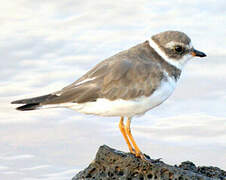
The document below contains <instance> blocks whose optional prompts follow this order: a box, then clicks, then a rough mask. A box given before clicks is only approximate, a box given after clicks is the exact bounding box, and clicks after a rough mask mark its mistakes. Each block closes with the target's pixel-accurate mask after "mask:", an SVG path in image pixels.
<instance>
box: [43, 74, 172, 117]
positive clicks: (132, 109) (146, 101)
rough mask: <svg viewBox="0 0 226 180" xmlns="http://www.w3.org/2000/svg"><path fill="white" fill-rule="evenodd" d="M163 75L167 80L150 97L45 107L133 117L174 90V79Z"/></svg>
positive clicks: (151, 106) (156, 103)
mask: <svg viewBox="0 0 226 180" xmlns="http://www.w3.org/2000/svg"><path fill="white" fill-rule="evenodd" d="M165 75H166V77H167V81H166V80H162V82H161V85H160V87H159V88H158V89H157V90H156V91H154V93H153V94H152V95H151V96H150V97H146V96H142V97H139V98H135V99H132V100H123V99H118V100H114V101H111V100H108V99H104V98H99V99H97V100H96V101H95V102H86V103H80V104H78V103H64V104H59V105H51V106H46V107H66V108H70V109H73V110H75V111H77V112H80V113H85V114H94V115H99V116H126V117H133V116H136V115H142V114H144V113H145V112H146V111H148V110H150V109H152V108H154V107H156V106H158V105H159V104H161V103H162V102H164V101H165V100H166V99H167V98H168V97H169V96H170V95H171V94H172V92H173V91H174V89H175V87H176V81H175V80H174V79H173V78H171V77H169V76H168V74H167V73H166V72H165ZM46 107H44V108H46Z"/></svg>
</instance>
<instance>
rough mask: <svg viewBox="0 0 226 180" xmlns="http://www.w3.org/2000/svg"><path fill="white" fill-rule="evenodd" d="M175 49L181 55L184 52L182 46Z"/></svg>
mask: <svg viewBox="0 0 226 180" xmlns="http://www.w3.org/2000/svg"><path fill="white" fill-rule="evenodd" d="M174 49H175V51H176V52H178V53H181V52H183V51H184V49H183V47H181V46H175V48H174Z"/></svg>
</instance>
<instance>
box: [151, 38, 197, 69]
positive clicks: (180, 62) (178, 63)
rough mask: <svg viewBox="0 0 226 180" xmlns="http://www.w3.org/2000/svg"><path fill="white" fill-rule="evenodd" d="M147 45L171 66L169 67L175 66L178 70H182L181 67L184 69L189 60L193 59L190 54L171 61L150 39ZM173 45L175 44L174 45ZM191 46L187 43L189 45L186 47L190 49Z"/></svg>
mask: <svg viewBox="0 0 226 180" xmlns="http://www.w3.org/2000/svg"><path fill="white" fill-rule="evenodd" d="M169 43H176V42H173V41H171V42H169ZM169 43H168V44H169ZM149 45H150V46H151V47H152V48H153V49H154V50H155V51H156V52H157V53H158V54H159V55H160V56H161V57H162V58H163V59H164V60H165V61H166V62H168V63H169V64H171V65H173V66H175V67H176V68H178V69H180V70H182V69H183V67H184V65H185V64H186V63H187V62H188V61H189V60H190V59H191V58H193V56H192V55H191V54H186V55H184V56H183V58H181V59H180V60H174V59H172V58H169V57H168V56H167V55H166V54H165V52H164V51H162V50H161V49H160V48H159V46H158V45H157V44H156V43H155V42H154V41H153V40H152V39H150V40H149ZM170 45H172V44H170ZM174 45H175V44H174ZM192 47H193V46H192V44H191V42H190V43H189V45H188V48H189V49H190V48H192Z"/></svg>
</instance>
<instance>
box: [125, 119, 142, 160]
mask: <svg viewBox="0 0 226 180" xmlns="http://www.w3.org/2000/svg"><path fill="white" fill-rule="evenodd" d="M130 123H131V118H128V119H127V122H126V134H127V135H128V137H129V139H130V141H131V143H132V144H133V147H134V149H135V153H136V157H141V158H142V156H143V154H142V153H141V151H140V149H139V148H138V146H137V144H136V142H135V140H134V138H133V136H132V133H131V130H130Z"/></svg>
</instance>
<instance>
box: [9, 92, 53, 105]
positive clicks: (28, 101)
mask: <svg viewBox="0 0 226 180" xmlns="http://www.w3.org/2000/svg"><path fill="white" fill-rule="evenodd" d="M53 96H56V95H52V94H47V95H44V96H39V97H34V98H28V99H20V100H17V101H13V102H11V104H33V103H40V102H43V101H46V100H48V99H50V98H52V97H53Z"/></svg>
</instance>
